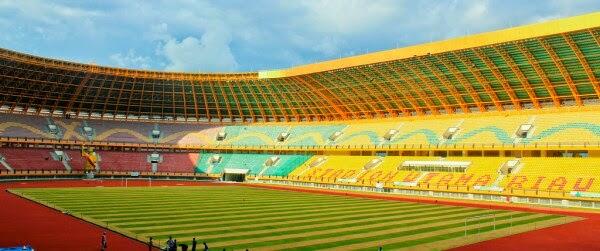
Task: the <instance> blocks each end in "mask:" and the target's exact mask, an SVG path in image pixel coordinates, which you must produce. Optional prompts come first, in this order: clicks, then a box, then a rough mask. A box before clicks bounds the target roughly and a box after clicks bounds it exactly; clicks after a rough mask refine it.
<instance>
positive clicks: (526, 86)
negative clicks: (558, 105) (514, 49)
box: [493, 46, 541, 109]
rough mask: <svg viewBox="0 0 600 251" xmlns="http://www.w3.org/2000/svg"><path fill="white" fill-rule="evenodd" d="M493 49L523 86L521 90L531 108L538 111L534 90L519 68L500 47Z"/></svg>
mask: <svg viewBox="0 0 600 251" xmlns="http://www.w3.org/2000/svg"><path fill="white" fill-rule="evenodd" d="M493 48H494V50H496V53H498V54H499V55H500V57H502V60H504V62H506V64H508V66H509V67H510V69H511V70H512V72H513V73H514V74H515V76H517V79H519V82H520V83H521V85H522V86H523V89H524V90H525V92H527V95H528V96H529V100H531V103H532V104H533V107H534V108H536V109H540V108H541V106H540V102H539V100H538V98H537V95H536V94H535V90H534V89H533V87H532V86H531V83H529V80H528V79H527V77H525V74H523V72H522V71H521V69H520V68H519V66H518V65H517V64H516V63H515V61H514V59H513V58H512V57H511V56H510V55H509V54H508V52H507V51H506V50H505V49H504V48H503V47H502V46H494V47H493Z"/></svg>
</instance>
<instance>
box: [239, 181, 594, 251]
mask: <svg viewBox="0 0 600 251" xmlns="http://www.w3.org/2000/svg"><path fill="white" fill-rule="evenodd" d="M247 186H253V187H264V188H271V189H279V190H291V191H298V192H310V193H321V194H332V195H344V196H354V197H363V198H372V199H384V200H398V201H412V202H420V203H432V204H444V205H454V206H468V207H479V208H490V209H506V210H516V211H527V212H537V213H553V214H563V215H571V216H577V217H583V218H585V220H581V221H576V222H571V223H567V224H563V225H558V226H553V227H548V228H543V229H539V230H535V231H530V232H525V233H521V234H516V235H511V236H506V237H502V238H498V239H493V240H488V241H483V242H479V243H475V244H470V245H466V246H462V247H458V248H455V249H451V250H469V251H470V250H486V251H490V250H491V251H495V250H498V251H507V250H515V251H517V250H518V251H522V250H527V251H531V250H533V251H537V250H539V251H547V250H578V251H579V250H600V213H595V212H582V211H575V210H568V209H562V208H545V207H537V206H536V207H534V206H527V205H520V204H507V205H502V204H498V203H486V202H481V203H477V202H471V201H456V200H444V199H435V198H422V197H406V196H395V195H384V194H369V193H356V192H349V191H348V192H347V191H339V190H338V191H336V190H325V189H312V188H299V187H288V186H277V185H247Z"/></svg>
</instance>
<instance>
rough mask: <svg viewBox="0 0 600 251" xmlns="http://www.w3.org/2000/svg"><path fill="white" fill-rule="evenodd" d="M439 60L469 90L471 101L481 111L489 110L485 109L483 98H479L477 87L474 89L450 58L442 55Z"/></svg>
mask: <svg viewBox="0 0 600 251" xmlns="http://www.w3.org/2000/svg"><path fill="white" fill-rule="evenodd" d="M437 58H438V59H439V61H440V62H441V63H442V64H443V65H444V67H446V69H448V70H449V71H450V72H452V75H453V76H454V78H456V79H457V80H458V82H460V84H461V85H462V86H463V87H464V88H465V89H466V90H467V92H469V95H470V96H471V99H473V102H474V103H475V105H476V106H477V108H478V109H479V111H480V112H485V111H486V110H487V108H485V105H484V104H483V101H482V100H481V97H479V94H478V93H477V91H476V90H475V87H473V85H472V84H471V83H470V82H469V80H467V78H466V77H465V76H464V75H463V73H462V72H461V71H460V70H459V69H458V68H457V67H456V65H454V63H452V62H451V61H450V60H449V59H448V58H446V56H443V55H440V56H438V57H437Z"/></svg>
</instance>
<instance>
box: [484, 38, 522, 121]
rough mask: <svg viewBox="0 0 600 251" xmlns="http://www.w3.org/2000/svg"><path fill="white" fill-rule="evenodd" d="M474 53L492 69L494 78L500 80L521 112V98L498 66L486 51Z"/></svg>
mask: <svg viewBox="0 0 600 251" xmlns="http://www.w3.org/2000/svg"><path fill="white" fill-rule="evenodd" d="M473 52H474V53H475V55H476V56H477V57H478V58H479V59H480V60H481V61H483V63H484V64H485V66H487V68H488V69H490V71H491V72H492V74H493V75H494V77H495V78H496V79H497V80H498V82H500V85H502V89H504V91H505V92H506V93H507V94H508V97H509V98H510V101H511V102H512V103H513V106H514V107H515V109H516V110H521V108H522V107H521V101H520V100H519V97H517V94H516V93H515V90H514V89H513V88H512V86H510V84H509V83H508V80H507V79H506V78H505V77H504V75H502V73H501V72H500V71H499V70H498V66H496V64H494V62H492V60H491V59H490V58H489V57H488V56H487V55H486V54H485V52H484V51H482V50H480V49H473Z"/></svg>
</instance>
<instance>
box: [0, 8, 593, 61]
mask: <svg viewBox="0 0 600 251" xmlns="http://www.w3.org/2000/svg"><path fill="white" fill-rule="evenodd" d="M598 10H600V0H578V1H575V0H531V1H521V0H504V1H501V0H497V1H486V0H454V1H442V0H422V1H400V0H397V1H391V0H330V1H327V0H323V1H316V0H302V1H301V0H281V1H271V0H252V1H248V0H218V1H216V0H215V1H200V0H198V1H193V0H145V1H127V0H101V1H76V0H69V1H67V0H64V1H51V0H0V34H1V35H0V47H3V48H7V49H11V50H16V51H21V52H26V53H30V54H35V55H40V56H45V57H52V58H59V59H65V60H72V61H77V62H82V63H94V64H98V65H108V66H115V67H127V68H139V69H153V70H168V71H191V72H231V71H256V70H264V69H277V68H287V67H291V66H295V65H300V64H306V63H312V62H317V61H323V60H328V59H334V58H339V57H345V56H351V55H356V54H363V53H367V52H373V51H379V50H386V49H393V48H396V47H403V46H407V45H412V44H419V43H424V42H430V41H435V40H442V39H446V38H450V37H457V36H463V35H467V34H473V33H479V32H485V31H491V30H497V29H502V28H507V27H511V26H517V25H522V24H527V23H534V22H540V21H543V20H548V19H555V18H560V17H567V16H573V15H579V14H585V13H589V12H594V11H598Z"/></svg>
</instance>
